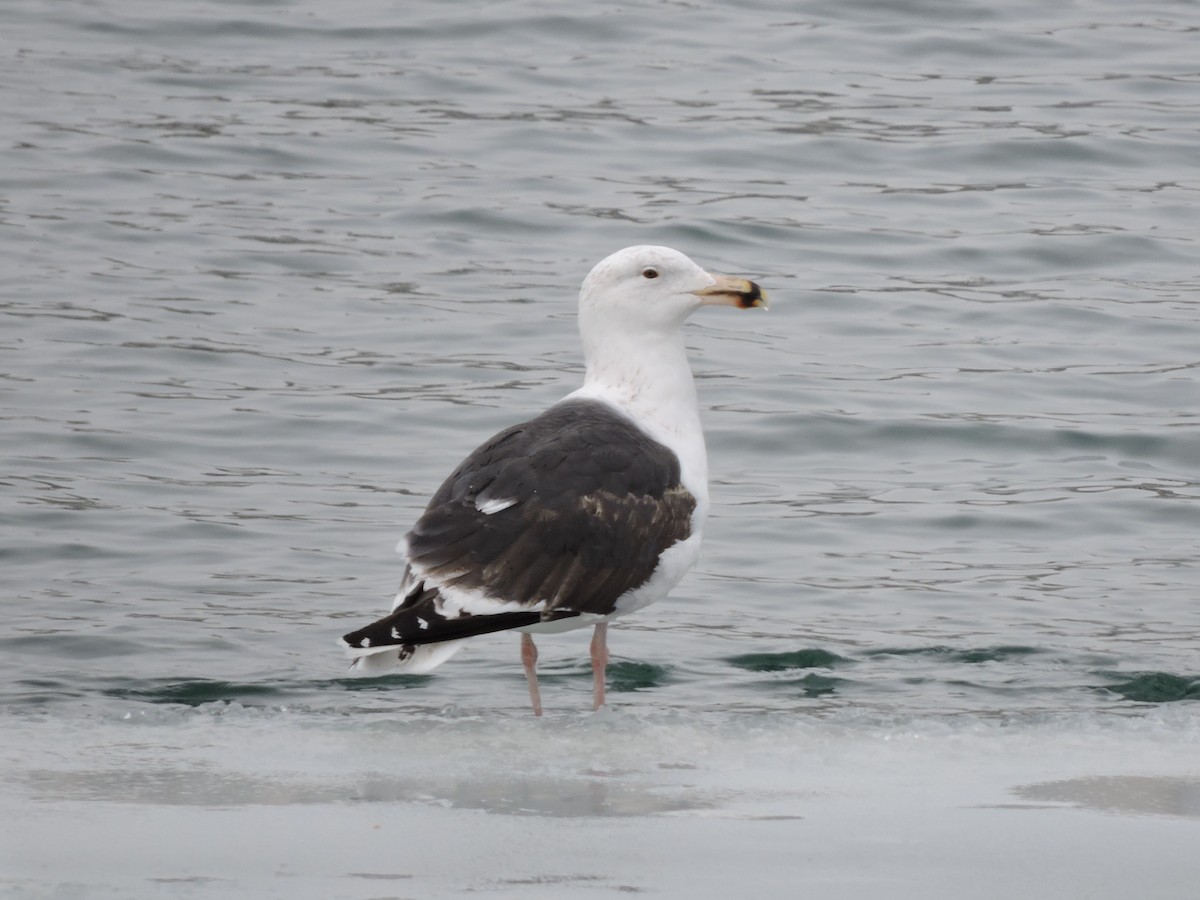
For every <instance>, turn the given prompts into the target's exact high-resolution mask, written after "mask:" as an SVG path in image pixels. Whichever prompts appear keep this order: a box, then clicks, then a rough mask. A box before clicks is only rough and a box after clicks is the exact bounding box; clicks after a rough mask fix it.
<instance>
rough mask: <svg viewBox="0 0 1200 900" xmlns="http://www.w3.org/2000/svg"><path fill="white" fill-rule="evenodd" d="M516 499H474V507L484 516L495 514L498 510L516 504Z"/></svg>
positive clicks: (501, 510)
mask: <svg viewBox="0 0 1200 900" xmlns="http://www.w3.org/2000/svg"><path fill="white" fill-rule="evenodd" d="M516 505H517V501H516V500H515V499H514V498H511V497H510V498H508V499H499V500H480V499H479V498H476V499H475V508H476V509H477V510H479V511H480V512H481V513H483V514H484V515H485V516H491V515H495V514H496V513H498V512H503V511H504V510H506V509H508V508H509V507H510V506H516Z"/></svg>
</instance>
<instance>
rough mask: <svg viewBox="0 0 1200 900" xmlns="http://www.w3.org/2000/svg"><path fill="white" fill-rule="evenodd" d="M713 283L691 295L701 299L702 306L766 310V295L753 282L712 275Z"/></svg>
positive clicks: (728, 276)
mask: <svg viewBox="0 0 1200 900" xmlns="http://www.w3.org/2000/svg"><path fill="white" fill-rule="evenodd" d="M712 279H713V283H712V284H710V285H709V286H708V287H704V288H700V290H698V291H693V293H694V294H695V295H696V296H697V297H700V298H701V301H700V302H701V305H702V306H736V307H738V308H739V309H750V308H751V307H753V306H761V307H762V308H763V309H766V308H767V305H768V304H767V295H766V294H765V293H764V292H763V289H762V288H760V287H759V286H758V285H757V284H755V283H754V282H753V281H749V280H747V279H745V278H734V277H732V276H730V275H713V276H712Z"/></svg>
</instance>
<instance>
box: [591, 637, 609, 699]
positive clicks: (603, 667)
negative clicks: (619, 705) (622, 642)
mask: <svg viewBox="0 0 1200 900" xmlns="http://www.w3.org/2000/svg"><path fill="white" fill-rule="evenodd" d="M607 670H608V623H607V622H601V623H600V624H599V625H597V626H596V631H595V633H593V634H592V678H593V680H594V681H593V684H592V709H599V708H600V707H602V706H603V705H604V675H605V672H606V671H607Z"/></svg>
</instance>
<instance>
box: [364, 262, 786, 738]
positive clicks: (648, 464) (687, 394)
mask: <svg viewBox="0 0 1200 900" xmlns="http://www.w3.org/2000/svg"><path fill="white" fill-rule="evenodd" d="M710 305H725V306H735V307H739V308H742V309H748V308H750V307H755V306H763V307H765V306H766V305H767V297H766V294H764V293H763V292H762V290H761V289H760V288H759V286H758V285H757V284H755V283H754V282H752V281H747V280H745V279H741V278H732V277H729V276H726V275H711V274H709V273H708V272H706V271H704V270H703V269H701V268H700V267H699V266H697V265H696V264H695V263H694V262H692V261H691V260H690V259H688V258H687V257H686V256H684V255H683V254H682V253H680V252H678V251H677V250H672V249H670V248H668V247H650V246H639V247H627V248H626V249H624V250H620V251H618V252H617V253H614V254H613V255H612V256H610V257H608V258H607V259H605V260H603V261H602V262H600V263H599V264H597V265H596V267H595V268H594V269H592V271H591V273H590V274H589V275H588V276H587V278H586V279H584V282H583V288H582V290H581V291H580V294H579V333H580V336H581V337H582V339H583V354H584V360H585V363H586V366H587V371H586V374H585V375H584V380H583V387H581V388H579V390H577V391H574V392H573V393H571V394H568V395H567V396H566V397H564V398H563V399H562V400H561V401H559V402H558V403H556V404H555V405H554V406H552V407H550V409H548V410H547V411H546V412H544V413H542V414H541V415H540V416H538V417H536V418H534V419H530V420H529V421H528V422H524V423H522V424H520V425H515V426H513V427H512V428H509V429H507V430H505V431H502V432H500V433H499V434H497V435H496V436H495V437H493V438H492V439H491V440H489V441H487V442H486V443H484V444H483V445H482V446H481V447H479V448H478V449H477V450H475V452H474V453H472V454H471V455H470V456H468V457H467V458H466V460H464V461H463V463H462V464H461V465H459V467H458V468H457V469H455V470H454V472H453V473H452V474H451V475H450V477H449V478H447V479H446V481H445V483H444V484H443V485H442V486H441V487H440V488H439V489H438V491H437V493H435V494H434V495H433V499H432V500H430V501H429V506H428V507H426V509H425V512H424V513H423V514H422V515H421V517H420V518H419V519H418V520H417V523H416V525H414V526H413V529H412V531H410V532H409V533H408V534H407V535H406V536H405V539H404V540H402V541H401V542H400V546H399V547H398V548H397V549H398V550H399V551H400V552H402V553H404V554H405V555H406V556H407V560H408V564H407V566H406V567H405V570H404V576H403V578H402V580H401V582H400V590H399V593H398V594H397V595H396V600H395V602H394V604H393V606H392V612H391V614H389V615H387V616H385V617H384V618H382V619H380V620H378V621H377V622H374V623H372V624H370V625H368V626H366V627H365V628H361V629H359V630H358V631H353V632H351V633H350V634H347V635H346V636H345V637H343V638H342V644H343V645H344V646H345V647H347V648H348V649H349V651H350V653H351V655H352V656H353V657H354V662H353V666H354V667H355V668H356V669H357V670H359V671H361V672H363V673H364V674H376V673H380V672H384V671H389V670H393V669H403V670H405V671H408V672H412V673H420V672H428V671H429V670H430V669H433V668H434V667H435V666H438V665H440V664H441V663H443V662H445V661H446V660H447V659H449V658H450V657H451V656H452V655H453V654H454V653H455V652H457V651H458V650H459V649H460V648H461V646H462V643H463V641H464V640H466V639H467V638H471V637H475V636H477V635H481V634H487V633H489V632H493V631H507V630H514V631H520V632H522V634H521V661H522V663H523V665H524V667H525V676H526V678H527V679H528V682H529V698H530V700H531V701H532V703H533V711H534V714H535V715H541V714H542V704H541V699H540V696H539V692H538V684H537V674H536V663H537V648H536V646H534V643H533V638H532V637H531V634H541V633H547V632H557V631H567V630H570V629H573V628H582V627H585V626H587V625H593V626H595V632H594V635H593V637H592V643H591V657H592V671H593V676H594V679H595V683H594V688H593V706H594V708H596V709H599V708H600V707H601V706H603V704H604V676H605V668H606V666H607V664H608V646H607V628H608V622H609V621H610V620H611V619H613V618H615V617H616V616H619V615H624V614H625V613H630V612H633V611H634V610H637V609H640V608H642V607H643V606H646V605H647V604H649V603H653V602H654V601H655V600H658V599H660V598H662V597H664V596H666V594H667V592H668V591H670V590H671V589H672V588H673V587H674V586H675V585H676V584H677V583H678V582H679V579H680V578H682V577H683V574H684V573H685V572H686V571H687V570H688V569H689V568H691V566H692V564H693V563H694V562H695V561H696V557H697V556H698V555H699V551H700V538H701V532H702V530H703V528H704V519H705V516H706V515H707V513H708V460H707V456H706V454H705V450H704V434H703V432H702V431H701V429H700V414H699V411H698V409H697V406H696V388H695V384H694V382H693V380H692V371H691V369H690V367H689V366H688V361H687V354H686V352H685V349H684V343H683V335H682V332H681V328H680V326H682V325H683V323H684V320H686V319H687V317H688V316H690V315H691V314H692V313H693V312H695V311H696V310H697V309H699V308H700V307H701V306H710Z"/></svg>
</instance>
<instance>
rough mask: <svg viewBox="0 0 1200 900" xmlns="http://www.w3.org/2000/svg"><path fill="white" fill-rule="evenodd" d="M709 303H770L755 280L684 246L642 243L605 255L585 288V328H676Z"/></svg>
mask: <svg viewBox="0 0 1200 900" xmlns="http://www.w3.org/2000/svg"><path fill="white" fill-rule="evenodd" d="M705 305H727V306H737V307H740V308H742V309H748V308H750V307H752V306H766V305H767V297H766V295H765V294H764V293H763V292H762V290H761V289H760V288H759V286H758V285H756V284H755V283H754V282H753V281H747V280H745V279H742V278H730V277H729V276H726V275H711V274H709V273H708V272H706V271H704V270H703V269H702V268H700V267H699V266H698V265H696V264H695V263H694V262H692V261H691V260H690V259H688V258H687V257H686V256H684V255H683V254H682V253H680V252H679V251H678V250H672V249H671V248H670V247H653V246H638V247H626V248H625V249H624V250H618V251H617V252H616V253H614V254H613V255H612V256H609V257H607V258H606V259H603V260H601V261H600V262H599V263H597V264H596V266H595V268H593V269H592V271H591V272H590V273H589V274H588V277H587V278H585V279H584V280H583V288H582V290H581V291H580V292H579V328H580V331H581V332H583V335H584V340H585V342H587V340H588V337H589V332H591V331H593V329H596V328H599V329H602V330H604V331H606V332H610V333H611V332H623V331H629V332H632V333H646V332H651V333H653V334H656V335H659V336H661V335H665V334H670V333H672V332H675V331H677V330H678V328H679V326H680V325H682V324H683V322H684V320H685V319H687V317H688V316H690V315H691V314H692V313H693V312H695V311H696V310H697V309H699V308H700V307H701V306H705Z"/></svg>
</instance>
